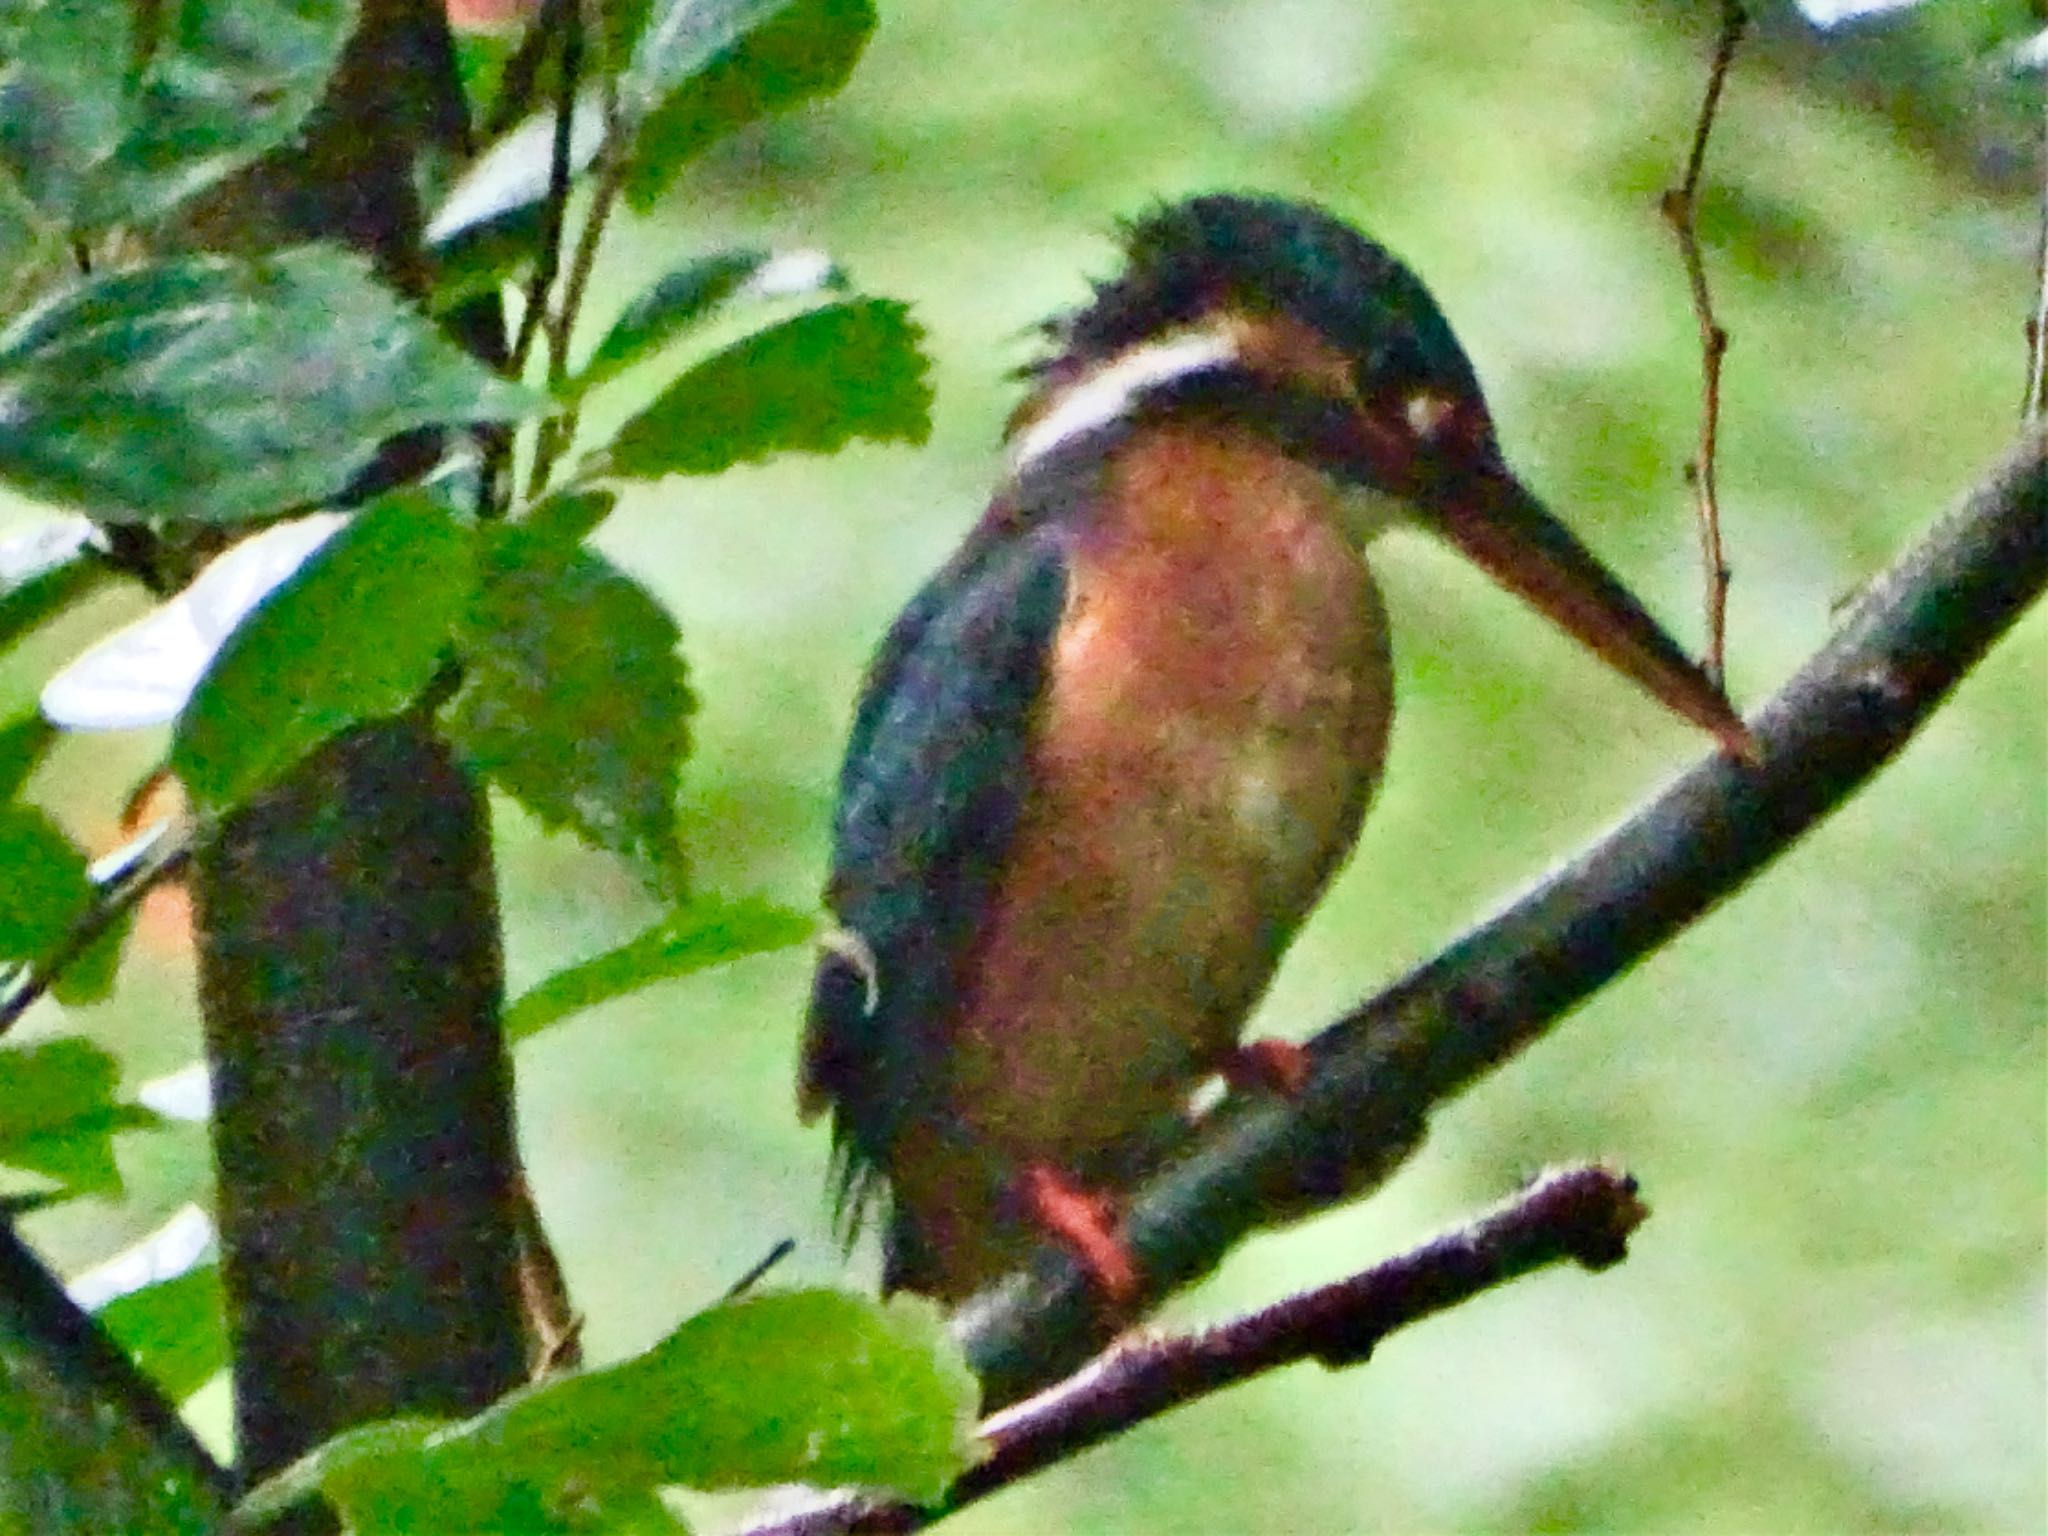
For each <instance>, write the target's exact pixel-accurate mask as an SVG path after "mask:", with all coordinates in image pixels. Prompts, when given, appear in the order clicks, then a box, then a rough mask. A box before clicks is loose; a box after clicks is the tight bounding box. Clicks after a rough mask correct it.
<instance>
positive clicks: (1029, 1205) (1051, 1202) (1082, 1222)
mask: <svg viewBox="0 0 2048 1536" xmlns="http://www.w3.org/2000/svg"><path fill="white" fill-rule="evenodd" d="M1018 1191H1019V1193H1020V1194H1022V1196H1023V1197H1024V1209H1025V1210H1026V1211H1027V1212H1028V1213H1029V1214H1030V1217H1031V1220H1032V1221H1033V1222H1035V1223H1036V1224H1037V1225H1038V1226H1039V1227H1041V1228H1042V1229H1044V1231H1045V1233H1046V1235H1047V1236H1049V1237H1051V1238H1052V1239H1053V1241H1055V1242H1056V1243H1058V1244H1059V1245H1060V1246H1061V1247H1063V1248H1065V1249H1066V1250H1067V1251H1068V1252H1069V1253H1071V1254H1072V1255H1073V1256H1074V1258H1075V1261H1076V1262H1078V1263H1079V1264H1080V1266H1081V1267H1082V1268H1083V1269H1085V1270H1087V1271H1088V1278H1089V1279H1091V1280H1093V1281H1094V1282H1095V1284H1096V1286H1097V1287H1098V1288H1100V1290H1101V1291H1102V1294H1103V1295H1104V1296H1105V1297H1106V1298H1107V1299H1108V1300H1109V1301H1110V1302H1112V1303H1114V1304H1116V1305H1122V1304H1123V1303H1125V1302H1128V1301H1129V1300H1130V1299H1131V1298H1132V1297H1134V1296H1136V1295H1137V1294H1138V1267H1137V1265H1136V1264H1134V1263H1132V1262H1131V1254H1130V1250H1129V1249H1127V1248H1125V1247H1124V1245H1123V1240H1122V1239H1121V1238H1119V1237H1118V1236H1117V1235H1116V1232H1115V1223H1116V1212H1115V1211H1114V1209H1113V1208H1112V1207H1111V1205H1110V1203H1109V1201H1107V1200H1106V1199H1104V1198H1103V1197H1102V1196H1100V1195H1097V1194H1093V1193H1091V1192H1090V1191H1088V1190H1085V1189H1083V1188H1082V1187H1081V1186H1080V1185H1078V1184H1076V1183H1074V1182H1072V1181H1071V1180H1070V1179H1068V1178H1067V1177H1066V1176H1065V1175H1064V1174H1062V1173H1061V1172H1060V1171H1059V1170H1058V1169H1056V1168H1053V1167H1050V1166H1048V1165H1047V1164H1045V1163H1033V1164H1031V1165H1030V1166H1029V1167H1028V1168H1026V1169H1025V1170H1024V1172H1023V1174H1022V1175H1021V1176H1020V1177H1019V1179H1018Z"/></svg>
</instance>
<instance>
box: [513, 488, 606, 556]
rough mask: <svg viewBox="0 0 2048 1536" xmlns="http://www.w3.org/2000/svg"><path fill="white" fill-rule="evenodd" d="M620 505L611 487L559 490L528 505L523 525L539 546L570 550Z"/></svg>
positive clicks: (523, 528)
mask: <svg viewBox="0 0 2048 1536" xmlns="http://www.w3.org/2000/svg"><path fill="white" fill-rule="evenodd" d="M618 504H619V498H618V497H617V496H616V495H614V494H613V493H612V492H610V491H607V490H586V489H564V490H559V491H556V492H555V493H554V494H552V495H550V496H548V497H547V498H546V499H544V500H542V501H539V502H537V503H535V504H534V505H533V506H532V507H530V508H528V509H527V511H526V512H525V513H524V514H523V515H522V516H521V517H520V520H519V526H520V528H521V529H522V530H524V532H525V534H526V536H527V537H528V538H531V539H533V540H535V541H536V545H537V546H538V545H541V544H549V545H554V546H555V547H557V548H561V549H564V550H566V549H568V548H569V547H570V546H572V545H576V544H581V543H582V542H583V541H584V540H585V539H586V538H588V537H589V536H590V535H591V533H592V532H594V531H595V530H596V528H597V525H598V524H599V523H601V522H603V521H604V520H605V519H606V518H608V517H610V516H611V515H612V508H613V507H615V506H617V505H618Z"/></svg>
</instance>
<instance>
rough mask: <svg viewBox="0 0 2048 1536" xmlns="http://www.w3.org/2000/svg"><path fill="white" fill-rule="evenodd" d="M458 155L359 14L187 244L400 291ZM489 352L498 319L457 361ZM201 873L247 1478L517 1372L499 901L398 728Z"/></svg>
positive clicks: (438, 55) (417, 66)
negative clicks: (325, 249)
mask: <svg viewBox="0 0 2048 1536" xmlns="http://www.w3.org/2000/svg"><path fill="white" fill-rule="evenodd" d="M467 137H468V135H467V120H466V107H465V104H464V101H463V97H462V90H461V82H460V79H459V77H458V75H457V73H456V68H455V55H454V49H453V44H452V42H451V40H450V37H449V33H448V28H447V22H446V18H445V16H444V14H443V10H442V7H441V5H440V4H439V3H438V0H364V3H363V5H362V6H361V9H360V12H359V17H358V21H357V24H356V31H355V33H354V35H353V36H352V37H351V38H350V40H349V43H348V46H347V48H346V50H345V51H344V53H343V57H342V60H341V62H340V65H339V66H338V68H337V70H336V72H335V75H334V77H333V79H332V80H331V82H330V83H329V87H328V91H327V95H326V98H325V99H324V101H323V102H322V104H321V106H320V107H319V108H318V109H317V110H316V111H315V113H314V114H313V116H312V118H311V119H310V120H309V122H308V125H307V128H306V131H305V132H304V133H303V134H302V135H301V136H300V137H299V138H298V139H296V140H294V141H293V142H292V143H290V144H288V145H286V146H285V147H284V148H282V149H281V150H279V151H277V152H276V153H275V154H273V155H271V156H267V157H265V159H264V160H263V161H261V162H259V163H258V164H257V165H256V166H255V167H254V168H253V169H252V171H251V172H249V173H246V174H244V175H241V176H237V177H235V178H231V179H230V181H229V182H228V183H226V184H225V185H224V187H223V189H222V190H221V193H220V194H219V195H218V196H217V197H214V198H210V199H207V200H206V206H205V208H204V210H203V213H204V217H202V218H199V219H197V220H196V221H195V222H194V224H193V227H192V229H191V231H190V234H191V236H192V237H193V239H194V240H195V241H196V243H200V244H204V245H210V246H218V247H224V248H227V249H232V250H247V249H250V248H252V247H254V248H262V247H263V246H265V245H267V244H276V243H281V242H284V241H292V240H305V239H328V240H336V241H339V242H341V243H343V244H346V245H349V246H351V247H354V248H356V249H359V250H362V251H365V252H367V253H369V254H370V255H371V256H372V257H373V259H374V261H375V263H376V266H377V269H378V271H379V272H380V273H381V274H382V275H383V276H384V277H385V278H386V280H387V281H389V282H390V283H392V284H393V285H394V286H395V287H397V288H398V289H400V290H401V291H402V292H406V293H417V292H419V291H421V290H422V288H423V287H424V284H425V282H426V278H427V273H428V263H427V261H426V258H425V256H424V254H423V252H422V250H421V245H420V230H421V222H422V221H421V215H420V206H419V197H418V194H417V191H416V187H415V174H414V173H415V171H416V169H417V167H418V164H419V162H420V161H421V159H422V157H424V156H427V155H430V154H434V153H441V154H447V155H450V156H457V155H460V154H461V153H462V152H463V150H464V147H465V145H466V142H467ZM493 307H494V306H493ZM485 318H487V319H489V318H492V317H489V316H486V317H485ZM486 333H488V334H486ZM501 340H502V332H501V331H500V330H499V328H498V327H497V326H496V324H495V323H492V324H490V325H488V326H484V327H482V328H481V329H480V331H479V333H478V335H477V336H476V337H475V338H473V340H472V344H473V345H478V346H480V347H481V348H482V349H484V350H492V351H494V350H495V348H496V346H497V345H498V344H499V342H501ZM438 442H439V435H438V434H425V435H424V436H423V437H422V438H421V439H420V441H418V442H415V443H414V444H412V445H411V447H410V448H408V444H407V441H406V440H405V439H399V440H395V441H394V442H393V443H390V444H387V445H386V448H385V453H384V455H382V456H381V457H380V464H381V465H383V466H384V470H385V472H387V473H389V474H392V475H397V474H402V473H403V472H404V471H405V469H406V467H407V465H408V464H409V463H410V462H412V461H413V460H415V459H417V458H418V457H421V456H424V457H427V458H432V457H434V456H436V455H437V454H438V452H439V448H438ZM422 450H424V454H423V455H422ZM193 864H194V877H193V887H194V889H193V895H194V901H195V906H196V912H197V919H198V921H197V929H196V932H197V940H198V951H199V981H200V1001H201V1005H202V1012H203V1013H204V1016H205V1024H206V1047H207V1063H208V1068H209V1071H210V1073H211V1075H212V1080H213V1103H214V1114H213V1139H214V1157H215V1162H216V1165H217V1168H218V1171H219V1176H220V1177H219V1216H220V1232H221V1245H222V1280H223V1285H224V1289H225V1295H226V1301H227V1310H228V1320H229V1332H230V1337H231V1339H232V1341H233V1344H234V1386H235V1415H236V1436H235V1440H236V1447H237V1453H238V1457H239V1460H238V1465H237V1470H238V1472H240V1474H241V1475H242V1476H243V1478H244V1479H245V1480H250V1481H253V1480H255V1479H257V1478H260V1477H263V1476H264V1475H266V1474H267V1473H269V1472H272V1471H275V1470H276V1469H277V1468H279V1467H281V1466H283V1465H284V1464H285V1463H286V1462H288V1461H290V1460H291V1459H293V1458H294V1457H296V1456H297V1455H298V1454H300V1453H301V1452H302V1451H304V1450H306V1449H308V1448H309V1447H310V1446H312V1445H314V1444H316V1443H318V1442H319V1441H321V1440H324V1439H326V1438H328V1437H329V1436H330V1435H332V1434H334V1433H336V1432H337V1431H339V1430H341V1429H344V1428H346V1427H348V1426H350V1425H352V1424H356V1423H360V1422H362V1421H364V1420H368V1419H376V1418H385V1417H389V1416H391V1415H395V1414H402V1413H440V1414H449V1415H459V1414H463V1413H469V1412H473V1411H475V1410H476V1409H478V1408H481V1407H483V1406H484V1405H485V1404H486V1403H488V1402H490V1401H491V1400H492V1399H494V1398H496V1397H498V1396H499V1395H500V1394H501V1393H503V1392H504V1391H506V1390H507V1389H508V1388H510V1387H512V1386H514V1385H516V1384H518V1383H519V1382H521V1381H523V1380H524V1379H525V1377H526V1370H527V1362H526V1349H527V1336H526V1328H525V1321H524V1315H523V1311H522V1293H521V1289H520V1280H521V1265H520V1252H521V1221H522V1206H521V1199H522V1197H521V1194H520V1182H519V1167H518V1158H517V1149H516V1145H515V1141H514V1136H513V1129H512V1080H511V1064H510V1060H509V1058H508V1056H507V1053H506V1046H505V1039H504V1032H503V1029H502V1026H501V1019H500V1014H501V1011H502V1007H503V1001H504V999H503V981H504V977H503V958H502V955H501V953H500V947H499V933H498V910H497V891H496V880H495V875H494V872H493V868H492V861H491V842H490V835H489V826H488V813H487V809H486V806H485V802H484V797H483V792H482V790H481V789H480V787H479V786H478V785H476V784H475V783H474V782H472V781H471V779H470V778H469V777H468V775H467V774H466V773H465V772H464V771H463V769H462V768H461V767H460V766H459V765H458V764H457V762H456V761H455V757H454V753H453V751H452V750H451V749H450V748H449V746H448V744H447V743H446V742H445V741H444V740H443V739H442V738H441V737H440V736H439V735H438V734H437V733H436V730H435V728H434V725H433V722H432V720H431V718H430V717H429V716H427V715H426V714H424V713H417V712H416V713H414V714H412V715H408V716H406V717H404V718H399V719H392V720H387V721H381V722H377V723H374V724H370V725H365V726H362V727H359V728H357V729H355V730H352V731H350V732H347V733H345V734H344V735H342V736H339V737H337V738H336V739H334V740H333V741H331V742H329V743H328V744H327V745H326V746H324V747H322V748H321V749H320V750H319V751H318V752H316V753H314V754H313V755H312V756H311V757H309V758H307V759H306V760H305V761H304V762H302V763H300V764H299V765H297V766H296V767H295V768H294V769H293V770H292V772H291V773H290V774H289V775H288V776H287V777H286V778H285V779H284V780H282V781H281V782H280V783H279V784H277V785H276V786H275V787H274V788H272V789H270V790H269V791H267V792H265V794H264V795H262V796H261V797H260V798H259V799H258V800H256V801H255V802H254V803H252V804H250V805H248V806H246V807H244V808H243V809H241V810H239V811H237V812H236V813H235V814H234V815H232V816H231V817H229V818H228V819H227V820H226V822H225V823H224V824H223V825H222V826H220V827H219V828H217V829H212V830H211V831H210V832H209V834H208V835H207V836H206V837H204V838H203V839H202V840H201V842H200V845H199V848H198V850H197V852H196V855H195V857H194V860H193ZM533 1230H534V1231H535V1232H536V1233H537V1230H538V1229H537V1227H536V1228H534V1229H533ZM292 1520H293V1521H295V1522H296V1523H292V1522H287V1523H288V1524H289V1528H290V1529H292V1530H294V1531H301V1530H318V1529H328V1528H331V1522H329V1521H328V1520H327V1519H326V1517H325V1516H324V1515H321V1514H319V1513H317V1512H312V1513H304V1514H301V1515H299V1516H295V1517H292Z"/></svg>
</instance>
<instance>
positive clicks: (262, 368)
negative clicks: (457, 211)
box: [0, 247, 531, 522]
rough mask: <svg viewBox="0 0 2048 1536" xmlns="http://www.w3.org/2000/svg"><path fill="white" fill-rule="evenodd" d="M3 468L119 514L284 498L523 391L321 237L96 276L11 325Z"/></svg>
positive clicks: (301, 499) (210, 514)
mask: <svg viewBox="0 0 2048 1536" xmlns="http://www.w3.org/2000/svg"><path fill="white" fill-rule="evenodd" d="M0 389H5V390H6V391H7V393H8V401H9V407H10V408H9V410H8V412H7V413H6V417H5V419H4V421H0V478H4V479H6V480H9V481H11V482H12V483H13V484H14V485H16V486H17V487H19V488H20V489H21V490H23V491H25V492H27V493H29V494H31V495H34V496H39V497H42V498H45V499H47V500H51V501H60V502H70V503H73V504H76V505H78V506H80V507H82V508H84V509H85V510H87V511H90V512H92V513H93V514H94V515H95V516H96V517H99V518H102V519H105V520H107V521H110V522H125V521H135V520H140V519H146V518H191V519H197V520H200V521H206V522H236V521H241V520H244V519H248V518H255V517H262V516H265V515H275V514H278V513H281V512H285V511H289V510H291V509H293V508H295V507H300V506H304V505H307V504H309V503H313V502H316V501H319V500H320V499H322V498H324V497H328V496H332V495H334V494H336V493H337V492H339V491H341V490H342V489H343V488H344V487H345V486H346V485H347V484H348V483H349V481H350V480H351V479H352V478H353V477H354V476H355V475H356V474H357V473H358V472H359V471H361V470H362V469H363V468H364V467H365V466H366V465H368V464H369V463H370V461H371V459H372V458H374V457H375V455H376V453H377V448H378V445H379V444H380V443H382V442H383V441H385V440H386V439H388V438H390V437H393V436H396V435H397V434H399V433H402V432H408V431H412V430H414V429H416V428H420V427H427V426H433V425H438V424H447V423H456V422H471V421H502V420H509V419H511V418H513V417H516V416H518V415H520V414H522V413H523V412H524V411H525V410H526V409H527V408H528V406H529V405H530V403H531V402H530V399H529V397H528V396H527V395H526V394H525V393H524V392H523V391H521V390H520V389H518V388H517V387H515V386H513V385H511V384H508V383H506V382H505V381H504V380H502V379H499V378H497V377H495V376H494V375H492V374H491V373H490V372H489V371H488V370H486V369H485V368H484V367H483V366H482V365H481V364H479V363H477V362H475V361H474V360H473V359H471V358H470V357H468V356H467V355H465V354H464V353H462V352H461V351H459V350H458V349H457V348H456V347H454V346H453V345H452V344H451V343H449V342H448V341H446V340H444V339H443V338H442V337H441V335H440V334H439V333H438V332H437V331H435V330H434V329H433V327H432V326H431V325H429V324H428V323H427V321H426V320H425V319H424V318H422V317H421V316H420V315H418V314H417V313H415V312H414V311H413V310H411V309H410V308H408V307H407V306H406V305H404V304H403V303H401V302H400V301H399V299H398V297H397V295H396V294H394V293H392V292H391V291H390V290H389V289H387V288H385V287H384V286H383V285H382V284H381V283H379V282H377V281H376V279H375V278H373V277H372V276H371V275H370V270H369V266H368V263H367V262H365V261H364V260H363V259H362V258H360V257H357V256H352V255H349V254H347V253H345V252H342V251H339V250H335V249H332V248H329V247H307V248H304V249H300V250H295V251H287V252H285V253H284V254H282V255H280V256H277V257H275V258H274V259H270V260H266V261H260V262H243V261H230V260H225V259H222V258H217V257H192V258H188V259H184V260H178V261H166V262H159V263H155V264H151V265H148V266H142V267H135V268H131V269H130V270H128V271H125V272H118V273H114V274H112V275H109V276H106V277H100V278H94V279H91V280H89V281H86V282H83V283H80V284H78V285H76V286H75V287H72V288H70V289H68V290H66V291H65V292H63V293H60V294H58V295H57V296H56V297H54V298H53V299H51V300H49V301H48V302H46V303H44V304H42V305H40V306H38V307H37V308H36V309H34V310H32V311H30V312H29V313H28V314H27V315H25V316H23V317H22V318H21V319H20V320H18V321H17V322H16V323H15V324H14V325H13V326H11V327H10V328H9V329H8V330H7V331H6V332H5V333H4V334H0Z"/></svg>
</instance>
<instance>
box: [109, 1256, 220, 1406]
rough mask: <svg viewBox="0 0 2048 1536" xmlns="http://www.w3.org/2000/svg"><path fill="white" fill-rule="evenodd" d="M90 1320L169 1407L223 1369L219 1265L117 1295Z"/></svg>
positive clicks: (196, 1269)
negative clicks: (167, 1400)
mask: <svg viewBox="0 0 2048 1536" xmlns="http://www.w3.org/2000/svg"><path fill="white" fill-rule="evenodd" d="M93 1315H94V1316H95V1317H96V1318H97V1319H98V1320H99V1324H100V1326H101V1327H102V1328H104V1329H106V1330H107V1332H108V1333H109V1334H111V1335H112V1336H113V1338H114V1342H115V1343H117V1344H119V1345H120V1346H121V1347H122V1348H123V1349H125V1350H127V1351H128V1353H129V1355H130V1356H131V1357H132V1358H133V1359H134V1361H135V1363H136V1364H137V1365H138V1366H140V1367H141V1368H142V1369H143V1371H145V1372H146V1373H147V1374H148V1376H149V1378H150V1380H152V1381H154V1382H155V1383H156V1384H157V1386H158V1388H159V1389H160V1390H161V1391H162V1392H163V1394H164V1395H165V1396H166V1397H168V1398H170V1399H171V1400H172V1401H173V1402H182V1401H183V1400H184V1399H186V1398H188V1397H190V1396H191V1395H192V1394H193V1393H194V1392H197V1391H198V1390H199V1389H200V1388H201V1387H203V1386H205V1385H206V1383H207V1382H208V1381H210V1380H212V1379H213V1377H214V1376H215V1375H216V1374H218V1373H219V1372H220V1371H221V1370H223V1369H225V1368H226V1366H227V1363H228V1338H227V1322H226V1314H225V1311H224V1309H223V1302H222V1298H221V1289H220V1266H219V1265H218V1264H212V1263H208V1264H199V1265H195V1266H194V1267H193V1268H191V1269H188V1270H186V1271H185V1272H184V1273H183V1274H181V1275H172V1276H168V1277H167V1278H165V1279H162V1280H158V1281H155V1282H154V1283H152V1284H150V1285H145V1286H143V1287H141V1288H140V1289H138V1290H133V1291H130V1292H129V1293H128V1294H127V1295H125V1296H117V1297H115V1298H114V1300H112V1301H110V1302H108V1303H107V1304H106V1305H105V1306H104V1307H101V1308H100V1309H99V1310H98V1311H97V1312H96V1313H94V1314H93Z"/></svg>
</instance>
